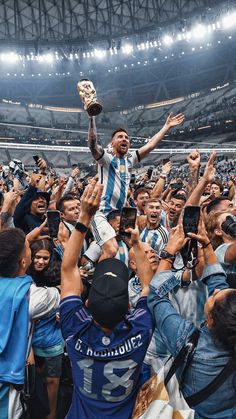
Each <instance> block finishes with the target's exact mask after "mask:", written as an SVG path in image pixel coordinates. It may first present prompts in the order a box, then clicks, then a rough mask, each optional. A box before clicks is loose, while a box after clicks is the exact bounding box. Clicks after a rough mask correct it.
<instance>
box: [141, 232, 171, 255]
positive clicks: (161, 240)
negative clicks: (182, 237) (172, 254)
mask: <svg viewBox="0 0 236 419" xmlns="http://www.w3.org/2000/svg"><path fill="white" fill-rule="evenodd" d="M168 237H169V233H168V231H167V230H166V228H165V227H163V226H162V225H159V226H158V227H157V228H156V229H154V230H149V229H148V228H147V227H146V228H145V229H144V230H143V231H142V233H141V234H140V239H141V241H142V242H144V243H148V244H149V245H150V246H151V247H152V248H153V249H154V250H155V251H156V252H157V253H158V255H160V253H161V251H162V250H163V249H164V247H165V246H166V244H167V242H168Z"/></svg>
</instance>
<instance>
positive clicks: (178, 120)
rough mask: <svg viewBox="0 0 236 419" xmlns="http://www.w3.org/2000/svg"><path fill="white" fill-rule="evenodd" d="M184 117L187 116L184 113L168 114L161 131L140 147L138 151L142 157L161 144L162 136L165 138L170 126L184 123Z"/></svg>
mask: <svg viewBox="0 0 236 419" xmlns="http://www.w3.org/2000/svg"><path fill="white" fill-rule="evenodd" d="M184 118H185V117H184V115H183V114H182V113H180V114H178V115H176V116H173V115H172V113H171V114H170V115H169V116H168V118H167V120H166V122H165V124H164V125H163V127H162V129H161V130H160V131H159V132H157V133H156V134H155V135H154V136H153V137H152V138H151V140H150V141H149V142H148V143H147V144H145V145H144V146H142V147H141V148H139V150H138V153H139V157H140V159H143V158H144V157H146V156H147V155H148V154H149V153H150V152H151V151H152V150H154V148H156V146H157V145H158V144H159V142H160V141H161V140H162V138H164V136H165V135H166V134H167V133H168V132H169V130H170V128H173V127H176V126H177V125H180V124H182V123H183V122H184Z"/></svg>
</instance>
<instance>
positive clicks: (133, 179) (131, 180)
mask: <svg viewBox="0 0 236 419" xmlns="http://www.w3.org/2000/svg"><path fill="white" fill-rule="evenodd" d="M134 184H135V174H134V173H132V174H131V177H130V185H134Z"/></svg>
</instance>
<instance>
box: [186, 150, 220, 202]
mask: <svg viewBox="0 0 236 419" xmlns="http://www.w3.org/2000/svg"><path fill="white" fill-rule="evenodd" d="M215 159H216V153H215V152H213V153H212V154H211V156H210V158H209V160H208V162H207V164H206V167H205V170H204V174H203V176H202V178H201V179H200V180H199V182H198V184H197V186H196V187H195V189H194V190H193V192H192V194H191V195H190V197H189V198H188V200H187V202H186V205H199V202H200V198H201V196H202V194H203V192H204V190H205V188H206V186H207V184H208V183H210V182H211V181H212V180H213V179H214V177H215V168H214V161H215Z"/></svg>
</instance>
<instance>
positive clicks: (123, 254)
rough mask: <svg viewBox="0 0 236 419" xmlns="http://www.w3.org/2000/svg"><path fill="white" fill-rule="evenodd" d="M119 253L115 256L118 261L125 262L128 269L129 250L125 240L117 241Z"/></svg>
mask: <svg viewBox="0 0 236 419" xmlns="http://www.w3.org/2000/svg"><path fill="white" fill-rule="evenodd" d="M117 244H118V252H117V254H116V256H115V258H116V259H119V260H121V262H124V263H125V264H126V266H127V267H129V249H128V247H127V245H126V244H125V242H123V240H117Z"/></svg>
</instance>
